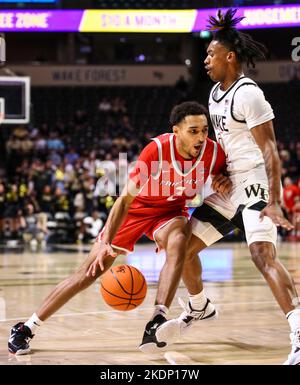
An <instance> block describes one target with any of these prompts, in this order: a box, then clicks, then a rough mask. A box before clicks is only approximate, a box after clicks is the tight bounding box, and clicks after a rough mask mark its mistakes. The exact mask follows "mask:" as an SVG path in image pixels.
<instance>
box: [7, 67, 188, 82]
mask: <svg viewBox="0 0 300 385" xmlns="http://www.w3.org/2000/svg"><path fill="white" fill-rule="evenodd" d="M10 69H11V70H12V71H14V72H15V73H17V74H18V75H20V76H21V75H22V76H30V77H31V84H32V85H33V86H48V85H49V86H127V85H132V86H144V85H149V86H150V85H152V86H167V85H174V84H175V83H176V81H177V80H178V79H179V77H180V76H183V77H185V78H187V77H188V70H187V67H186V66H182V65H174V66H40V67H37V66H10Z"/></svg>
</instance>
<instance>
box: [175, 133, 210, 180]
mask: <svg viewBox="0 0 300 385" xmlns="http://www.w3.org/2000/svg"><path fill="white" fill-rule="evenodd" d="M206 143H207V141H205V142H204V144H203V146H202V149H201V152H200V154H199V156H198V159H197V160H196V162H195V163H194V164H193V166H192V167H191V169H190V170H189V171H188V172H186V173H184V172H182V171H181V170H180V168H179V167H178V163H177V161H176V158H175V151H174V146H175V144H174V134H173V135H171V136H170V149H171V159H172V163H173V166H174V168H175V170H176V172H177V174H179V175H180V176H184V177H185V176H188V175H189V174H190V173H191V172H192V171H194V170H195V168H196V167H197V166H198V164H199V162H200V161H201V158H202V156H203V154H204V151H205V148H206Z"/></svg>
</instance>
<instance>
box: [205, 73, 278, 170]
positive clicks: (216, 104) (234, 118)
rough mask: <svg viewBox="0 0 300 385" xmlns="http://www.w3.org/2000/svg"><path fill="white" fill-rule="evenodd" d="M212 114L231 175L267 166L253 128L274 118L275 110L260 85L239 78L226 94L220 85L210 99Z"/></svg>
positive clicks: (215, 87) (216, 86)
mask: <svg viewBox="0 0 300 385" xmlns="http://www.w3.org/2000/svg"><path fill="white" fill-rule="evenodd" d="M209 114H210V118H211V121H212V125H213V128H214V130H215V134H216V138H217V141H218V142H219V143H220V145H221V146H222V147H223V150H224V152H225V154H226V159H227V170H228V171H229V173H230V174H235V173H239V172H243V171H249V170H251V169H253V168H254V167H257V166H258V165H261V164H264V159H263V156H262V152H261V150H260V148H259V146H258V145H257V144H256V142H255V140H254V138H253V136H252V134H251V132H250V130H251V128H253V127H255V126H257V125H259V124H262V123H265V122H267V121H269V120H272V119H274V114H273V110H272V108H271V106H270V104H269V103H268V102H267V101H266V99H265V96H264V94H263V92H262V90H261V89H260V88H259V87H258V86H257V84H256V83H255V82H254V81H253V80H251V79H249V78H247V77H245V76H242V77H240V78H239V79H238V80H237V81H236V82H234V83H233V84H232V85H231V86H230V87H229V88H228V89H227V90H226V91H225V92H224V91H222V90H221V89H220V83H217V84H216V85H215V86H214V87H213V89H212V90H211V93H210V97H209Z"/></svg>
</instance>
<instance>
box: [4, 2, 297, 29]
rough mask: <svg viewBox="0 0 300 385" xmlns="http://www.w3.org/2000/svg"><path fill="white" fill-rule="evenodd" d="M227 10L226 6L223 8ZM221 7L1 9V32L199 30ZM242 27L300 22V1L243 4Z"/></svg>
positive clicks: (280, 25)
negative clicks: (252, 5) (248, 5)
mask: <svg viewBox="0 0 300 385" xmlns="http://www.w3.org/2000/svg"><path fill="white" fill-rule="evenodd" d="M223 9H224V10H225V9H226V8H223ZM216 13H217V9H216V8H212V9H201V10H197V9H189V10H118V9H116V10H95V9H86V10H46V9H43V10H34V9H33V10H0V32H10V31H12V32H143V33H144V32H162V33H164V32H166V33H172V32H177V33H180V32H199V31H202V30H205V29H206V26H207V19H208V16H209V15H216ZM237 15H238V16H243V17H245V18H244V19H243V20H242V21H241V23H240V24H239V25H238V28H241V29H252V28H280V27H299V26H300V4H295V5H274V6H260V7H240V8H239V9H238V12H237Z"/></svg>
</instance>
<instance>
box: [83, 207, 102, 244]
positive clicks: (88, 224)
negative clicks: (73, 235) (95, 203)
mask: <svg viewBox="0 0 300 385" xmlns="http://www.w3.org/2000/svg"><path fill="white" fill-rule="evenodd" d="M103 224H104V222H103V220H102V219H101V218H100V215H99V212H98V211H96V210H94V211H93V212H92V214H91V216H87V217H85V218H84V219H83V221H82V223H81V227H80V229H79V233H78V237H77V243H81V242H88V241H94V239H95V238H96V237H97V235H98V234H99V232H100V230H101V229H102V227H103Z"/></svg>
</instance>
